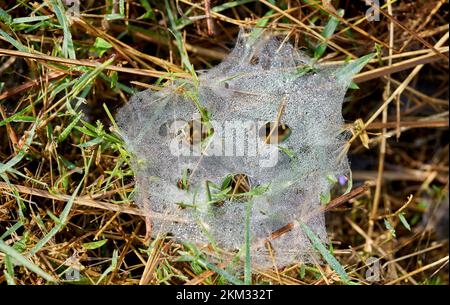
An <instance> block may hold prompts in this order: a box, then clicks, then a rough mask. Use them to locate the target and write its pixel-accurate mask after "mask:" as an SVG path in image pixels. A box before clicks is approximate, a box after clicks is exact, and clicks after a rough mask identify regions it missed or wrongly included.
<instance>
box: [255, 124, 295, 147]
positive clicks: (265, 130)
mask: <svg viewBox="0 0 450 305" xmlns="http://www.w3.org/2000/svg"><path fill="white" fill-rule="evenodd" d="M291 133H292V131H291V128H290V127H289V126H288V125H286V124H283V123H279V124H278V127H275V123H274V122H267V123H266V124H264V126H262V127H261V128H260V129H259V133H258V134H259V138H260V139H261V141H263V142H265V143H267V144H278V143H282V142H284V141H286V140H287V139H288V138H289V136H290V135H291Z"/></svg>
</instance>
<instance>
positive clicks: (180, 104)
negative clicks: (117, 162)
mask: <svg viewBox="0 0 450 305" xmlns="http://www.w3.org/2000/svg"><path fill="white" fill-rule="evenodd" d="M252 33H253V34H252ZM341 68H342V67H337V66H333V65H321V64H315V65H312V61H311V58H309V57H308V56H306V55H305V54H303V53H301V52H299V51H297V50H296V49H295V48H294V47H293V46H292V45H291V44H289V42H287V41H285V39H283V37H281V38H280V37H279V36H277V35H274V34H270V33H264V34H262V35H260V36H259V37H257V38H255V35H254V32H249V31H246V30H242V31H241V33H240V34H239V37H238V39H237V42H236V46H235V47H234V49H233V51H232V52H231V53H230V54H229V55H228V56H227V58H226V59H225V60H223V62H222V63H220V64H219V65H217V66H216V67H214V68H212V69H209V70H206V71H198V80H196V81H194V80H185V79H179V80H174V81H171V82H170V84H168V85H166V86H165V87H164V88H163V89H162V90H158V91H155V90H152V89H148V90H145V91H143V92H140V93H138V94H136V95H134V96H133V97H132V98H131V99H130V101H129V102H128V103H127V105H125V106H124V107H123V108H122V109H120V111H119V113H118V115H117V122H118V124H119V127H120V133H121V136H122V137H123V139H124V141H125V144H126V148H127V149H128V150H129V152H130V153H131V155H132V156H133V157H132V167H133V170H134V174H135V179H136V197H135V201H136V203H137V204H138V205H139V206H140V207H141V208H142V209H144V210H145V211H147V212H149V213H150V215H152V214H151V213H153V215H157V217H152V225H153V233H154V234H157V233H161V232H165V233H170V234H171V235H173V237H174V238H176V239H178V240H180V241H188V242H192V243H196V244H210V245H213V246H214V247H218V248H221V249H225V250H227V251H231V252H232V251H238V250H242V249H244V246H245V243H246V233H249V240H250V255H251V261H252V263H255V264H257V265H258V266H262V267H270V266H273V264H276V265H277V266H285V265H288V264H291V263H294V262H298V261H304V262H305V261H310V260H309V258H308V257H309V255H310V253H311V250H312V245H311V242H310V240H309V239H308V237H307V236H306V235H305V233H304V232H303V231H302V229H301V227H300V226H298V225H296V224H298V223H299V222H301V223H304V224H306V225H307V226H308V227H309V228H310V229H311V230H312V231H313V232H314V234H315V235H316V236H317V237H318V239H319V240H321V241H323V242H326V241H327V234H326V229H325V222H324V213H323V212H322V209H323V203H322V202H321V198H323V195H324V194H328V193H329V190H330V188H331V187H332V184H333V182H332V181H333V180H337V179H338V177H348V175H349V166H348V162H347V159H346V157H345V156H344V157H342V155H341V151H342V148H343V145H344V143H345V141H346V138H347V135H346V133H345V132H344V131H343V118H342V114H341V108H342V103H343V100H344V95H345V93H346V91H347V88H348V86H349V84H350V81H351V75H348V73H347V74H345V76H342V75H338V73H337V71H339V69H341ZM340 155H341V157H339V156H340ZM330 177H331V179H330ZM322 201H323V200H322ZM286 228H288V229H287V230H284V229H286ZM280 230H281V231H280ZM277 232H278V234H277ZM269 244H270V245H269Z"/></svg>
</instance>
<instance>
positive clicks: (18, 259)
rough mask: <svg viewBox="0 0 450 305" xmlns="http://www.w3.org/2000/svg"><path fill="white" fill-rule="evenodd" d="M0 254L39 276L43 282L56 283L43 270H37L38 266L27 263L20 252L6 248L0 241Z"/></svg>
mask: <svg viewBox="0 0 450 305" xmlns="http://www.w3.org/2000/svg"><path fill="white" fill-rule="evenodd" d="M0 252H3V253H5V254H6V255H9V256H10V257H11V258H13V259H14V260H15V261H16V262H17V263H19V264H20V265H22V266H24V267H26V268H27V269H29V270H30V271H33V272H34V273H36V274H37V275H39V276H41V277H42V278H44V279H45V280H47V281H49V282H57V280H56V279H55V278H54V277H53V276H51V275H50V274H48V273H47V272H45V271H44V270H42V269H41V268H39V266H37V265H35V264H34V263H32V262H31V261H29V260H28V259H27V258H26V257H24V256H23V255H22V254H21V253H20V252H18V251H17V250H15V249H13V248H12V247H10V246H8V245H7V244H5V243H4V242H3V241H2V240H0Z"/></svg>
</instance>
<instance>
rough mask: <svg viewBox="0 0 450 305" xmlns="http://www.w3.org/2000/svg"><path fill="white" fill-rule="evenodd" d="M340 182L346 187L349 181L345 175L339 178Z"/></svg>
mask: <svg viewBox="0 0 450 305" xmlns="http://www.w3.org/2000/svg"><path fill="white" fill-rule="evenodd" d="M338 181H339V184H340V185H345V184H346V183H347V181H348V178H347V177H345V176H344V175H340V176H339V178H338Z"/></svg>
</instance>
